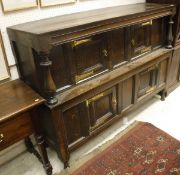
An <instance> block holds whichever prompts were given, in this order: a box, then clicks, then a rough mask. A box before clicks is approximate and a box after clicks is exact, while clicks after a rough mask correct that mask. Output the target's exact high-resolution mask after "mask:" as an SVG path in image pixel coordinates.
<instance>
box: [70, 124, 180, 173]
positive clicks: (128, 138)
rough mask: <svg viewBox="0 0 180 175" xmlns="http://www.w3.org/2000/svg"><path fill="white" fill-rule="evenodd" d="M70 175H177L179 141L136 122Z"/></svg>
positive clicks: (154, 128)
mask: <svg viewBox="0 0 180 175" xmlns="http://www.w3.org/2000/svg"><path fill="white" fill-rule="evenodd" d="M68 174H71V175H180V142H179V141H178V140H176V139H174V138H173V137H171V136H170V135H168V134H166V133H165V132H163V131H161V130H160V129H158V128H156V127H155V126H153V125H152V124H149V123H143V122H138V123H137V124H136V125H134V126H133V128H131V129H130V130H129V131H128V132H127V133H126V134H124V135H123V136H122V137H120V138H119V139H118V140H117V141H115V142H114V143H112V144H111V145H110V146H109V147H108V148H106V149H105V150H103V151H102V152H101V153H99V154H97V155H96V156H94V157H93V158H92V159H90V160H88V161H87V162H86V163H85V164H84V165H82V166H81V167H80V168H79V169H77V170H75V171H73V173H68Z"/></svg>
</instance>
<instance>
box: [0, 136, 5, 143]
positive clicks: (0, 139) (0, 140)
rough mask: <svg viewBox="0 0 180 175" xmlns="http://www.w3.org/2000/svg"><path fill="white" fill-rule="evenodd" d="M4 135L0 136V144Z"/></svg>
mask: <svg viewBox="0 0 180 175" xmlns="http://www.w3.org/2000/svg"><path fill="white" fill-rule="evenodd" d="M3 138H4V134H0V143H1V142H3Z"/></svg>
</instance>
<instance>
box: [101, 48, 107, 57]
mask: <svg viewBox="0 0 180 175" xmlns="http://www.w3.org/2000/svg"><path fill="white" fill-rule="evenodd" d="M102 53H103V55H104V56H105V57H107V56H108V51H107V50H106V49H104V50H103V51H102Z"/></svg>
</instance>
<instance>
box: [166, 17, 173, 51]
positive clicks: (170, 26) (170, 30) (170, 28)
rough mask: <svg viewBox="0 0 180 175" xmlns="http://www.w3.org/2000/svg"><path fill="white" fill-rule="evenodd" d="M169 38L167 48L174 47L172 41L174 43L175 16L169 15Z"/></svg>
mask: <svg viewBox="0 0 180 175" xmlns="http://www.w3.org/2000/svg"><path fill="white" fill-rule="evenodd" d="M168 24H169V25H168V39H167V46H166V48H167V49H172V48H173V46H172V43H173V33H172V32H173V29H172V27H173V24H174V21H173V16H169V22H168Z"/></svg>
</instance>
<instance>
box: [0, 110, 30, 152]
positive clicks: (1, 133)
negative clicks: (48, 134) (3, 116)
mask: <svg viewBox="0 0 180 175" xmlns="http://www.w3.org/2000/svg"><path fill="white" fill-rule="evenodd" d="M32 133H33V125H32V121H31V117H30V114H29V113H24V114H21V115H20V116H18V117H16V118H13V119H12V120H10V121H7V122H5V123H4V124H2V125H1V126H0V150H2V149H4V148H6V147H7V146H10V145H12V144H14V143H16V142H18V141H20V140H21V139H23V138H25V137H27V136H29V135H31V134H32Z"/></svg>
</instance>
